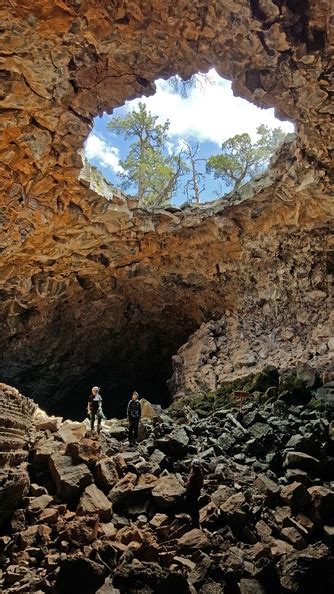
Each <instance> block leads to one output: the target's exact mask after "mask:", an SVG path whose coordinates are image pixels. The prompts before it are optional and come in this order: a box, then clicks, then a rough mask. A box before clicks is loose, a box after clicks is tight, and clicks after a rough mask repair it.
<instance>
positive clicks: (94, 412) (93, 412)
mask: <svg viewBox="0 0 334 594" xmlns="http://www.w3.org/2000/svg"><path fill="white" fill-rule="evenodd" d="M95 419H97V432H98V433H100V429H101V419H102V415H101V413H100V411H99V410H91V411H90V428H91V430H92V431H94V423H95Z"/></svg>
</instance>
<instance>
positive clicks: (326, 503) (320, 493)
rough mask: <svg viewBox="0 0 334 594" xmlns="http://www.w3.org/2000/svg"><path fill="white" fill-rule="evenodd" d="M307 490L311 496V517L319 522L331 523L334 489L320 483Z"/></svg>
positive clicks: (333, 507) (333, 508) (332, 519)
mask: <svg viewBox="0 0 334 594" xmlns="http://www.w3.org/2000/svg"><path fill="white" fill-rule="evenodd" d="M307 490H308V493H309V495H310V497H311V503H310V511H311V513H312V517H313V518H314V519H315V521H317V522H319V523H322V524H330V525H332V524H333V521H334V491H333V490H332V489H328V488H327V487H324V486H322V485H315V486H313V487H309V488H308V489H307Z"/></svg>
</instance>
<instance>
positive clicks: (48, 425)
mask: <svg viewBox="0 0 334 594" xmlns="http://www.w3.org/2000/svg"><path fill="white" fill-rule="evenodd" d="M62 420H63V419H62V417H53V416H52V417H48V416H47V415H43V416H41V417H40V418H38V419H36V420H35V427H36V429H37V431H51V433H55V432H56V431H58V429H59V428H60V425H61V423H62Z"/></svg>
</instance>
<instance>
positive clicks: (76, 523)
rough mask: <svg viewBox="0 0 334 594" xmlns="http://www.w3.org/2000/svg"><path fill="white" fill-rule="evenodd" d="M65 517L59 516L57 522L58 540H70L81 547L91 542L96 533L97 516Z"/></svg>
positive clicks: (97, 526)
mask: <svg viewBox="0 0 334 594" xmlns="http://www.w3.org/2000/svg"><path fill="white" fill-rule="evenodd" d="M73 516H74V517H73V518H71V519H67V520H66V519H65V521H64V520H63V519H62V518H60V520H59V521H58V522H57V526H56V529H57V534H58V535H59V541H60V542H70V543H71V544H72V545H74V546H76V547H81V546H85V545H88V544H90V543H92V542H93V541H94V540H95V539H96V537H97V534H98V529H99V516H98V514H95V515H92V516H76V515H75V514H73Z"/></svg>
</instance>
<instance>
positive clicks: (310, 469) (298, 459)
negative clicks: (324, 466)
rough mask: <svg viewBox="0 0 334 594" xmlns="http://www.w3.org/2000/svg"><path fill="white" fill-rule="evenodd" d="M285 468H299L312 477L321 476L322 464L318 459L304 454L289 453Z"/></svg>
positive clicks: (286, 457)
mask: <svg viewBox="0 0 334 594" xmlns="http://www.w3.org/2000/svg"><path fill="white" fill-rule="evenodd" d="M283 466H284V467H285V468H298V470H302V471H304V472H307V473H308V474H310V475H311V476H317V475H319V473H320V471H321V464H320V461H319V460H318V459H317V458H314V457H313V456H309V455H308V454H304V453H303V452H296V451H291V452H290V451H287V452H286V454H285V459H284V463H283Z"/></svg>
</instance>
